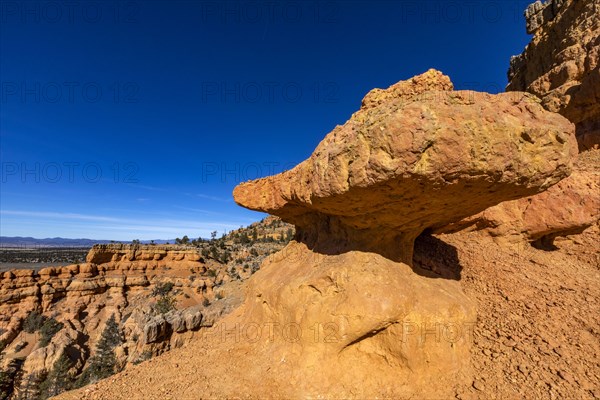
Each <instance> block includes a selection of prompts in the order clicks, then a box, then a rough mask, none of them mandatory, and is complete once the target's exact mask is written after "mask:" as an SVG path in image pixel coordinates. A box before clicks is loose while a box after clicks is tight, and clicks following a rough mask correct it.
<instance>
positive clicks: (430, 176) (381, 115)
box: [222, 70, 577, 397]
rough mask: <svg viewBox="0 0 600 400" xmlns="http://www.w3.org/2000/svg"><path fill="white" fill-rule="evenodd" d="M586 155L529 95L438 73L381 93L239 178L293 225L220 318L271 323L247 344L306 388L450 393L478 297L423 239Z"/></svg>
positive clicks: (245, 189)
mask: <svg viewBox="0 0 600 400" xmlns="http://www.w3.org/2000/svg"><path fill="white" fill-rule="evenodd" d="M576 152H577V148H576V141H575V137H574V134H573V126H572V124H571V123H569V122H568V121H567V120H566V119H565V118H563V117H561V116H560V115H558V114H555V113H550V112H548V111H546V110H544V109H543V107H542V106H541V105H540V104H539V101H538V100H537V99H536V98H535V97H533V96H531V95H526V94H522V95H521V96H517V97H515V95H514V94H500V95H490V94H483V93H472V92H463V91H452V83H451V82H450V79H449V78H448V77H447V76H444V75H443V74H441V73H440V72H438V71H435V70H430V71H428V72H426V73H425V74H423V75H420V76H417V77H415V78H412V79H410V80H408V81H404V82H399V83H398V84H396V85H393V86H392V87H390V88H389V89H387V90H380V89H376V90H374V91H371V92H370V93H369V94H368V95H367V96H366V97H365V99H364V100H363V103H362V107H361V109H360V110H359V111H358V112H356V113H355V114H353V115H352V117H351V119H350V120H349V121H348V122H347V123H346V124H344V125H343V126H338V127H336V128H335V129H334V130H333V131H332V132H331V133H330V134H328V135H327V136H326V137H325V139H324V140H323V141H322V142H321V143H320V144H319V145H318V147H317V148H316V150H315V152H314V153H313V155H312V156H311V157H310V158H309V159H308V160H306V161H304V162H302V163H301V164H299V165H298V166H297V167H295V168H294V169H292V170H290V171H287V172H284V173H282V174H279V175H276V176H272V177H268V178H264V179H259V180H255V181H251V182H247V183H243V184H241V185H239V186H238V187H236V188H235V190H234V199H235V201H236V202H237V203H238V204H240V205H242V206H244V207H247V208H250V209H253V210H260V211H264V212H268V213H271V214H275V215H277V216H279V217H281V219H282V220H284V221H286V222H290V223H293V224H294V225H296V237H295V241H293V242H291V243H290V244H289V245H288V246H287V247H286V248H284V249H283V250H282V251H281V252H279V253H277V254H276V255H274V256H273V257H271V258H270V259H269V260H268V261H267V262H265V263H264V264H263V266H262V268H261V269H260V271H259V272H257V273H256V274H255V275H254V276H253V277H252V278H251V279H250V280H249V288H248V293H247V296H246V301H245V302H244V304H243V305H242V306H241V307H240V308H239V309H238V310H236V312H234V313H232V314H231V315H229V316H228V317H227V318H225V319H224V320H223V321H222V324H223V325H226V326H238V327H239V326H241V327H242V329H244V328H252V327H256V326H259V327H264V326H266V325H269V326H270V327H271V328H272V330H274V332H275V334H274V335H271V337H266V336H265V335H263V336H260V337H258V339H257V340H254V339H256V338H254V337H252V339H253V340H250V337H247V338H246V339H247V342H250V343H246V345H249V347H250V349H249V350H244V351H245V352H248V353H247V354H250V355H251V356H252V357H257V358H258V359H260V358H264V357H265V354H268V357H270V359H271V360H276V361H277V362H272V363H271V364H270V365H271V366H272V368H274V369H275V371H280V372H276V374H281V376H285V377H286V379H287V380H288V381H289V382H290V383H291V384H292V385H293V386H294V393H293V396H296V397H298V396H300V397H317V396H327V395H331V393H335V394H336V396H340V397H345V396H351V397H360V396H371V397H373V396H375V395H382V396H388V397H389V396H404V397H410V396H417V397H419V396H430V397H431V396H438V397H439V396H442V397H443V396H448V395H451V391H452V388H453V386H455V385H456V384H458V383H461V382H462V383H464V381H465V379H466V377H467V376H468V372H469V348H470V345H471V341H472V340H471V336H470V334H469V332H470V327H472V325H473V324H474V322H475V319H476V314H475V307H474V305H473V304H472V303H471V302H470V301H469V299H468V298H467V297H466V296H465V295H464V294H463V293H462V291H461V289H460V286H459V283H458V282H457V280H458V279H460V276H454V277H452V278H453V279H445V278H447V277H446V276H445V275H443V274H441V275H436V274H435V273H431V272H430V271H424V270H423V269H421V268H420V266H419V265H414V266H412V264H413V260H412V257H413V256H412V251H413V243H414V239H415V238H416V237H417V236H418V235H419V234H421V233H422V232H423V231H425V230H427V229H435V228H436V227H438V226H443V225H447V224H449V223H451V222H455V221H458V220H460V219H461V218H464V217H467V216H470V215H473V214H476V213H478V212H480V211H482V210H484V209H485V208H487V207H489V206H490V205H493V204H497V203H499V202H501V201H503V200H510V199H516V198H519V197H523V196H527V195H531V194H534V193H538V192H541V191H543V190H545V189H547V188H549V187H551V186H552V185H554V184H556V183H557V182H559V181H560V180H561V179H562V178H564V177H566V176H568V174H569V173H570V171H571V160H572V158H573V157H574V155H575V154H576ZM411 266H412V267H411ZM286 329H287V330H286ZM244 332H246V333H247V330H246V331H244ZM263 332H264V331H263ZM278 334H279V336H278ZM250 336H252V335H250ZM281 338H283V339H284V340H281ZM277 339H279V340H277ZM259 364H261V363H259ZM333 365H335V368H331V366H333ZM431 379H435V380H436V381H437V382H441V384H440V385H436V388H437V389H438V390H439V388H446V389H447V390H448V392H443V393H442V392H439V391H437V392H436V391H432V390H433V389H431V387H430V385H429V382H430V381H431ZM287 394H289V393H287Z"/></svg>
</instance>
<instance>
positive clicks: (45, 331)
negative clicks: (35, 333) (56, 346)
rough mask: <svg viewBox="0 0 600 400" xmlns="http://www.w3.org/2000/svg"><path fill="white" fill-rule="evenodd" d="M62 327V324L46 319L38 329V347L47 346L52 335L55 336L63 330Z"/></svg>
mask: <svg viewBox="0 0 600 400" xmlns="http://www.w3.org/2000/svg"><path fill="white" fill-rule="evenodd" d="M63 326H64V324H62V323H61V322H58V321H57V320H55V319H54V318H48V319H46V320H45V321H44V323H43V324H42V327H41V328H40V336H41V337H40V346H41V347H45V346H47V345H48V344H49V343H50V341H51V340H52V338H53V337H54V335H56V334H57V333H58V332H59V331H60V330H61V329H62V328H63Z"/></svg>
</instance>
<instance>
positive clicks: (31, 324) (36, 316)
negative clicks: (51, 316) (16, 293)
mask: <svg viewBox="0 0 600 400" xmlns="http://www.w3.org/2000/svg"><path fill="white" fill-rule="evenodd" d="M44 320H45V318H44V316H43V315H42V314H40V313H39V312H38V311H37V310H34V311H32V312H30V313H29V315H27V318H25V320H24V321H23V330H24V331H25V332H27V333H34V332H37V331H38V330H40V328H41V327H42V325H43V324H44Z"/></svg>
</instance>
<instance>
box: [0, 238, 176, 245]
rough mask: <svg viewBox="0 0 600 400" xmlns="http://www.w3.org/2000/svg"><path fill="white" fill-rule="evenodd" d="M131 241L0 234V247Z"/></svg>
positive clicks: (165, 241) (160, 241) (145, 241)
mask: <svg viewBox="0 0 600 400" xmlns="http://www.w3.org/2000/svg"><path fill="white" fill-rule="evenodd" d="M114 242H118V243H131V242H129V241H122V240H115V241H112V240H94V239H66V238H61V237H55V238H46V239H36V238H32V237H22V236H12V237H11V236H0V247H24V248H25V247H92V246H93V245H95V244H106V243H114ZM140 242H141V243H150V242H152V241H151V240H141V241H140ZM167 242H169V243H175V239H171V240H162V239H158V240H154V243H156V244H164V243H167Z"/></svg>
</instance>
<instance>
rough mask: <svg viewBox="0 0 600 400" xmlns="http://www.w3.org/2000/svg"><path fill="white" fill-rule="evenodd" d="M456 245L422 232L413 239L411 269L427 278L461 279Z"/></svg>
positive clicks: (460, 266)
mask: <svg viewBox="0 0 600 400" xmlns="http://www.w3.org/2000/svg"><path fill="white" fill-rule="evenodd" d="M462 268H463V267H462V265H460V260H459V258H458V252H457V250H456V247H454V246H452V245H450V244H448V243H446V242H444V241H443V240H441V239H439V238H436V237H434V236H432V235H431V234H429V233H427V232H424V233H422V234H421V235H420V236H419V237H417V239H416V240H415V248H414V253H413V271H414V272H415V273H416V274H418V275H421V276H426V277H428V278H441V279H452V280H456V281H459V280H460V279H461V271H462Z"/></svg>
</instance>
